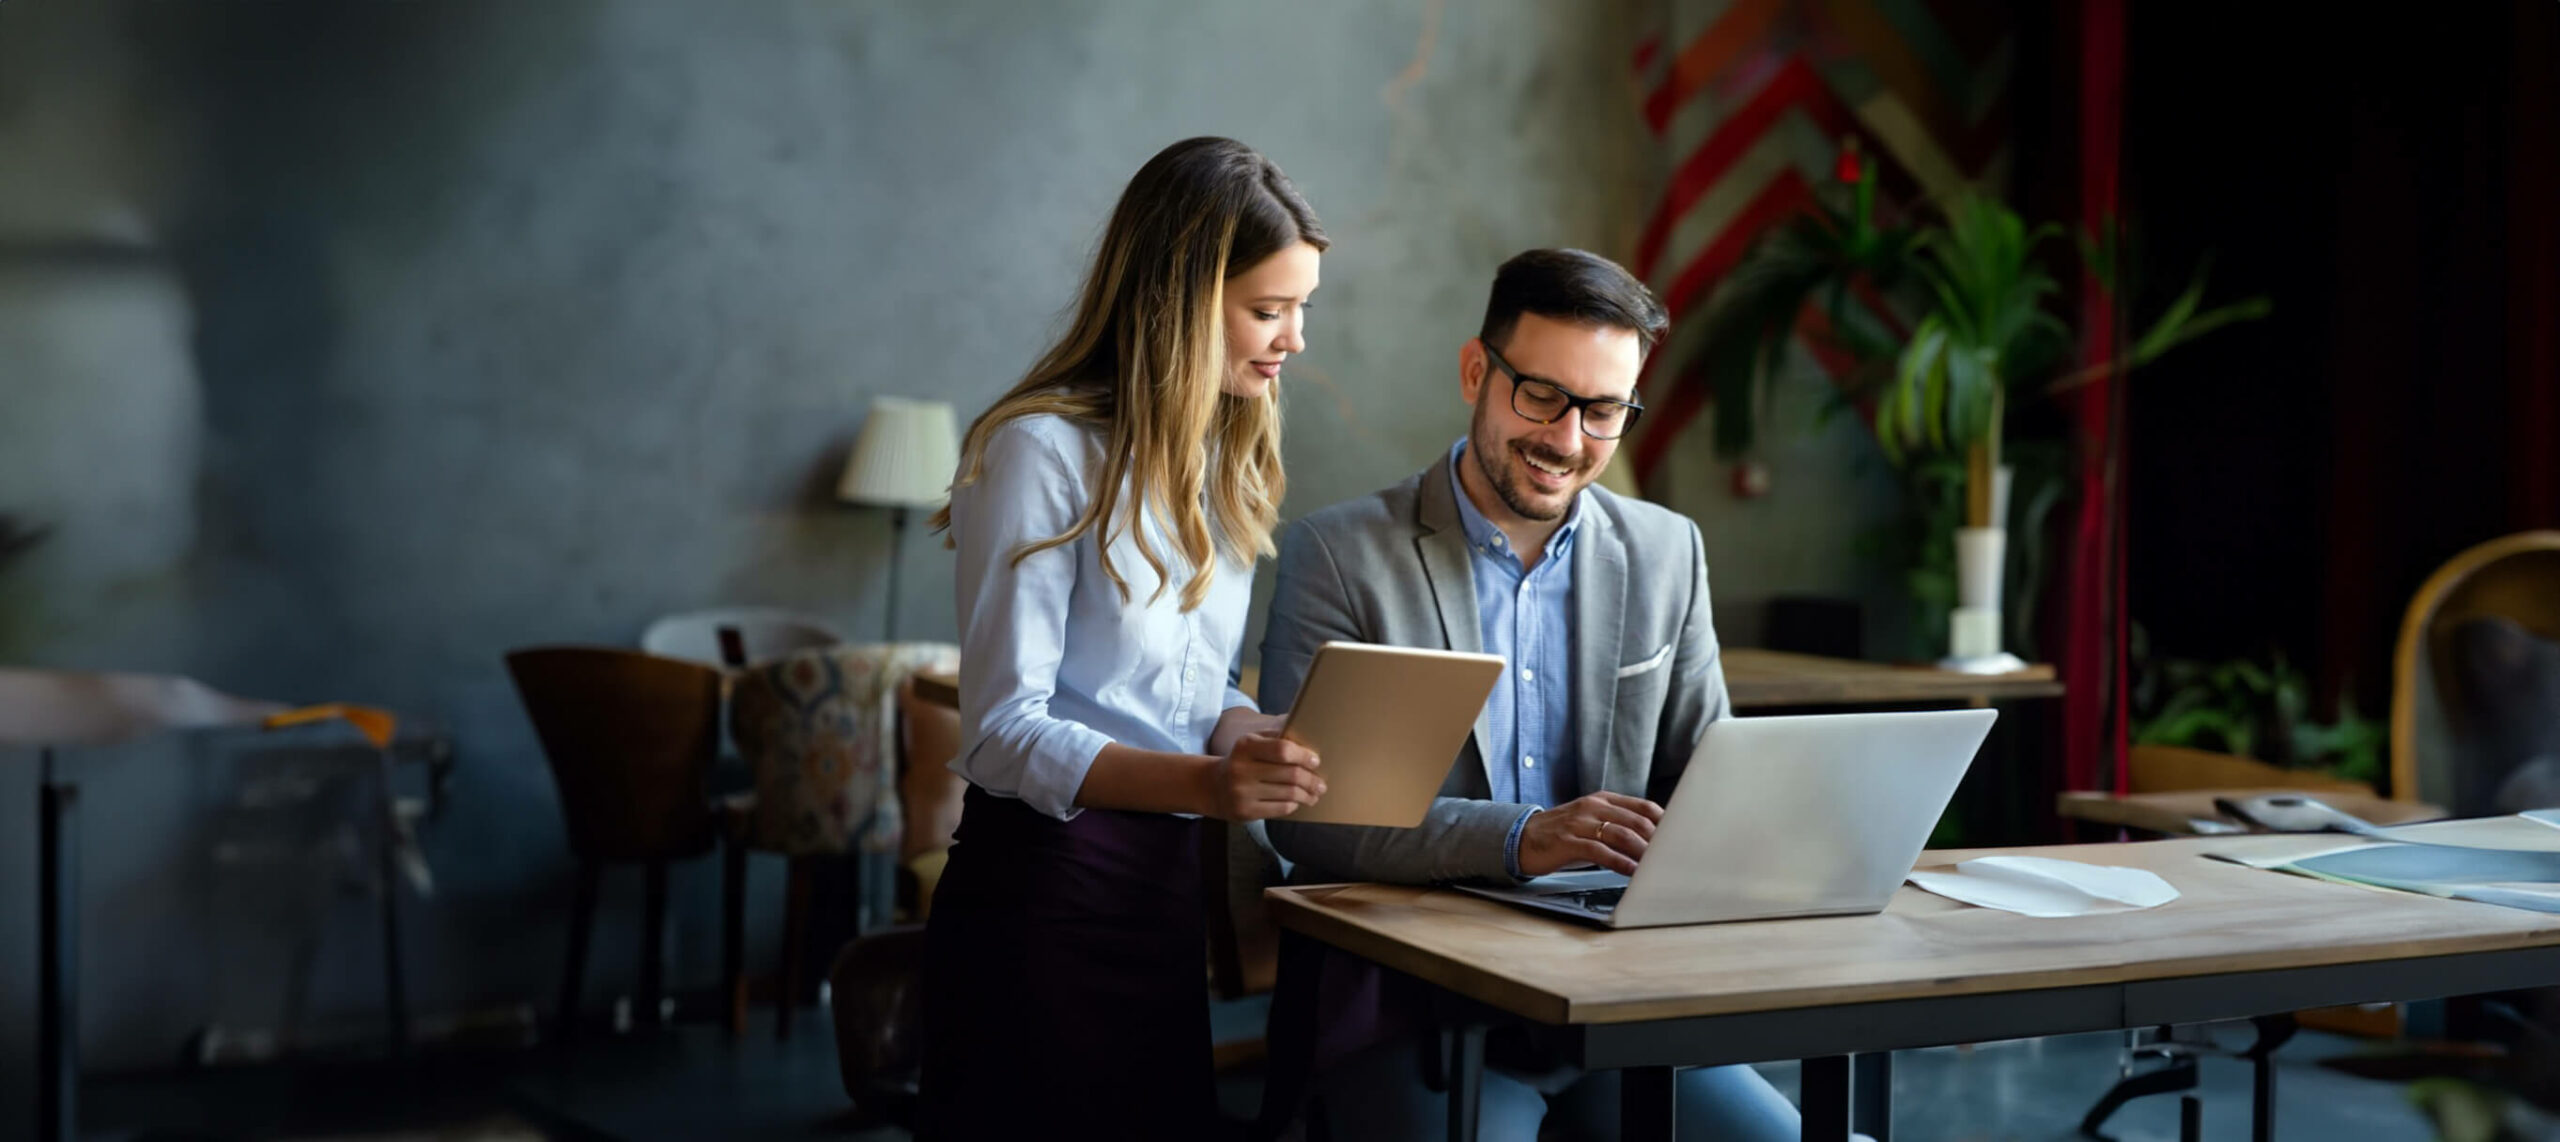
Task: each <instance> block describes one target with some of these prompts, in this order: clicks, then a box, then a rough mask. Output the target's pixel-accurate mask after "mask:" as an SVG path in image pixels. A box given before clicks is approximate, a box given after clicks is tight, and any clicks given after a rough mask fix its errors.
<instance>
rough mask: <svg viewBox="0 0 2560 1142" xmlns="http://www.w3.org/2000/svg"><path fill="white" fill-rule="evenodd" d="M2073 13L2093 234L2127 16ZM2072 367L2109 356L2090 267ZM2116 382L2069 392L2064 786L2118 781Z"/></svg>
mask: <svg viewBox="0 0 2560 1142" xmlns="http://www.w3.org/2000/svg"><path fill="white" fill-rule="evenodd" d="M2079 15H2080V20H2079V36H2078V41H2079V44H2078V46H2079V58H2080V83H2079V103H2080V115H2079V142H2080V161H2079V174H2080V180H2079V181H2080V202H2079V214H2080V218H2081V221H2082V223H2083V225H2085V226H2086V227H2087V228H2088V230H2089V231H2090V232H2091V233H2100V234H2103V233H2105V232H2107V231H2108V230H2109V229H2110V228H2112V227H2114V226H2115V224H2116V223H2115V220H2116V219H2117V217H2118V216H2119V211H2118V196H2119V188H2120V187H2121V186H2122V185H2123V173H2124V172H2123V170H2122V162H2123V153H2124V152H2123V146H2122V140H2123V126H2124V58H2125V22H2124V4H2123V0H2085V2H2084V3H2083V4H2082V5H2081V7H2080V13H2079ZM2079 318H2080V320H2079V326H2080V330H2081V334H2082V340H2081V344H2080V350H2079V353H2080V363H2081V365H2082V367H2084V368H2085V367H2088V366H2091V365H2095V364H2099V363H2101V362H2104V361H2108V360H2110V359H2112V358H2113V357H2114V356H2115V351H2116V341H2117V335H2118V330H2117V328H2116V319H2117V311H2116V299H2115V296H2114V294H2113V292H2112V291H2110V290H2109V289H2107V288H2106V286H2105V284H2104V283H2102V282H2100V281H2099V280H2098V279H2097V277H2096V275H2095V273H2094V272H2092V271H2090V270H2088V269H2086V268H2084V269H2083V271H2082V275H2081V280H2080V313H2079ZM2122 387H2123V386H2122V385H2121V383H2120V379H2119V378H2116V377H2112V376H2109V377H2102V378H2101V379H2099V380H2098V381H2096V382H2094V383H2092V384H2089V385H2086V386H2083V387H2082V388H2081V389H2080V390H2079V391H2078V394H2077V395H2076V396H2075V397H2074V398H2073V402H2074V403H2073V407H2072V409H2071V415H2072V420H2073V423H2074V426H2075V427H2076V428H2077V430H2078V433H2079V437H2080V441H2079V443H2080V448H2079V472H2078V485H2079V493H2080V494H2079V497H2078V503H2079V508H2078V515H2077V518H2076V519H2075V520H2074V521H2073V526H2072V531H2071V559H2070V564H2069V565H2070V568H2071V570H2070V574H2069V577H2068V578H2067V579H2066V580H2065V586H2064V590H2065V591H2066V593H2067V601H2066V603H2065V606H2064V614H2065V615H2066V616H2067V617H2066V619H2065V622H2064V624H2063V632H2062V652H2061V655H2060V659H2061V669H2062V679H2063V683H2064V685H2065V687H2066V690H2065V692H2064V695H2063V700H2062V727H2063V752H2062V758H2063V768H2062V779H2063V782H2064V787H2065V788H2070V789H2096V788H2100V787H2101V782H2102V781H2103V782H2104V784H2105V785H2106V786H2108V787H2112V788H2114V789H2115V790H2117V791H2118V792H2123V791H2124V789H2125V764H2124V759H2125V721H2124V708H2125V696H2126V690H2127V687H2126V680H2125V643H2126V635H2127V631H2128V623H2127V617H2126V614H2125V606H2124V546H2125V545H2124V539H2125V513H2124V497H2123V488H2122V484H2121V478H2122V471H2123V465H2122V459H2123V450H2124V443H2125V442H2124V434H2123V428H2124V416H2123V410H2124V400H2123V393H2122Z"/></svg>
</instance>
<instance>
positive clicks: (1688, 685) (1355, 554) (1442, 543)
mask: <svg viewBox="0 0 2560 1142" xmlns="http://www.w3.org/2000/svg"><path fill="white" fill-rule="evenodd" d="M1582 512H1583V515H1582V519H1581V522H1580V523H1579V524H1578V525H1577V527H1578V530H1577V531H1576V533H1575V535H1574V541H1573V555H1572V558H1573V561H1574V563H1573V604H1572V606H1573V648H1572V658H1573V703H1574V736H1575V741H1574V744H1575V747H1576V749H1575V753H1576V755H1577V759H1578V761H1579V765H1580V769H1579V772H1578V776H1579V777H1580V779H1581V787H1582V789H1583V790H1584V791H1585V792H1589V791H1593V790H1601V789H1606V790H1610V791H1612V792H1617V793H1627V794H1633V795H1637V796H1643V797H1649V798H1651V799H1653V800H1655V801H1661V800H1663V799H1664V798H1667V797H1669V796H1670V794H1671V790H1672V787H1673V786H1674V785H1675V784H1676V783H1678V781H1679V779H1680V771H1681V770H1682V769H1683V768H1684V767H1686V766H1687V765H1688V763H1689V752H1690V750H1691V749H1692V748H1693V747H1695V746H1696V745H1697V741H1698V736H1699V734H1700V733H1702V732H1703V731H1704V730H1705V728H1706V724H1707V723H1708V722H1709V721H1712V720H1714V719H1716V718H1721V717H1725V716H1728V715H1729V714H1730V713H1731V704H1730V702H1729V701H1728V700H1727V698H1726V695H1725V685H1724V667H1723V664H1722V660H1721V657H1720V654H1719V652H1718V649H1717V646H1716V635H1715V628H1714V625H1713V623H1712V621H1711V619H1710V615H1709V612H1708V608H1707V563H1706V549H1705V545H1704V544H1703V543H1702V542H1701V541H1700V540H1699V538H1698V526H1697V525H1696V524H1694V523H1691V522H1690V521H1689V519H1688V518H1687V517H1685V516H1682V515H1679V514H1678V513H1675V512H1672V511H1670V510H1668V509H1665V508H1662V507H1659V506H1657V505H1654V504H1649V503H1645V502H1642V501H1640V500H1630V499H1625V498H1623V497H1620V496H1617V495H1613V494H1611V493H1610V492H1608V491H1607V490H1605V489H1602V488H1598V487H1594V488H1592V489H1591V490H1590V491H1589V492H1587V493H1586V494H1585V495H1584V497H1583V502H1582ZM1336 639H1339V640H1344V641H1350V642H1376V643H1387V644H1390V645H1395V646H1414V647H1427V648H1434V649H1445V650H1462V651H1481V650H1482V649H1484V640H1483V635H1482V623H1481V621H1480V620H1479V619H1478V617H1477V613H1476V595H1475V574H1474V570H1473V568H1472V567H1471V566H1470V565H1469V563H1468V557H1467V540H1466V532H1465V530H1464V529H1463V528H1462V527H1461V526H1460V524H1459V521H1458V505H1457V500H1456V497H1455V495H1454V493H1453V492H1452V491H1451V489H1450V486H1449V457H1447V456H1443V457H1441V458H1440V460H1439V461H1438V462H1437V463H1435V464H1433V465H1432V466H1431V467H1430V468H1429V469H1428V470H1426V471H1424V472H1423V473H1422V474H1421V475H1419V476H1416V477H1414V478H1412V479H1410V480H1406V481H1405V482H1403V483H1401V484H1398V485H1396V486H1395V487H1392V488H1388V489H1386V490H1385V491H1381V492H1378V493H1375V494H1373V495H1368V496H1363V497H1361V498H1359V499H1356V500H1351V501H1349V502H1347V503H1341V504H1336V505H1334V506H1332V507H1329V508H1325V509H1323V510H1321V511H1318V512H1315V513H1314V514H1312V515H1309V516H1307V517H1306V518H1304V519H1300V520H1298V521H1297V522H1296V523H1293V524H1290V525H1289V526H1288V528H1287V529H1286V530H1285V531H1284V532H1283V533H1282V535H1281V538H1280V566H1279V574H1278V576H1277V579H1276V587H1275V590H1274V593H1273V595H1272V598H1271V617H1270V622H1269V625H1268V629H1267V630H1266V632H1265V634H1264V635H1263V640H1262V684H1261V689H1260V693H1259V695H1258V698H1259V701H1260V704H1261V706H1262V708H1263V709H1266V710H1285V709H1288V708H1289V706H1290V705H1291V704H1292V703H1293V702H1295V701H1296V700H1297V697H1298V688H1299V686H1300V685H1302V684H1303V683H1304V682H1305V681H1306V673H1307V668H1308V666H1309V665H1310V664H1311V663H1312V662H1313V660H1314V656H1315V652H1316V648H1317V647H1319V646H1322V645H1324V644H1325V643H1326V642H1327V641H1330V640H1336ZM1489 733H1490V730H1489V728H1488V725H1487V723H1486V721H1485V720H1484V717H1483V715H1481V714H1479V715H1478V716H1477V721H1476V731H1475V733H1474V734H1473V735H1470V736H1469V738H1468V740H1467V745H1466V748H1465V749H1463V750H1461V751H1460V752H1459V754H1458V757H1457V759H1456V761H1455V763H1454V764H1452V765H1451V766H1450V768H1449V777H1448V779H1447V780H1446V781H1444V782H1442V783H1441V786H1440V797H1439V799H1438V800H1437V801H1435V802H1433V804H1432V806H1431V812H1430V814H1429V815H1428V816H1427V817H1425V818H1424V819H1423V822H1422V824H1421V825H1420V826H1418V827H1416V828H1411V829H1384V828H1366V827H1361V826H1355V825H1317V824H1302V823H1292V822H1290V821H1287V820H1285V819H1274V820H1272V821H1271V822H1269V829H1270V837H1271V843H1272V846H1273V847H1274V848H1276V849H1278V850H1279V851H1280V855H1282V856H1285V857H1288V858H1289V859H1290V860H1292V861H1295V862H1297V863H1298V864H1299V865H1300V867H1301V872H1300V877H1301V879H1304V878H1310V877H1312V878H1319V879H1326V880H1372V881H1387V882H1391V883H1406V884H1421V883H1429V882H1431V881H1438V880H1461V879H1503V878H1505V875H1506V874H1505V869H1504V868H1503V859H1502V849H1503V842H1504V841H1505V840H1506V839H1507V838H1508V836H1509V834H1510V832H1511V825H1512V822H1514V821H1517V820H1519V818H1520V806H1518V805H1513V804H1507V803H1504V802H1498V801H1493V800H1490V799H1489V798H1490V797H1491V796H1492V789H1493V784H1492V778H1491V777H1490V776H1489V775H1488V774H1487V772H1486V769H1485V761H1484V750H1483V744H1484V739H1485V738H1486V737H1487V736H1488V735H1489Z"/></svg>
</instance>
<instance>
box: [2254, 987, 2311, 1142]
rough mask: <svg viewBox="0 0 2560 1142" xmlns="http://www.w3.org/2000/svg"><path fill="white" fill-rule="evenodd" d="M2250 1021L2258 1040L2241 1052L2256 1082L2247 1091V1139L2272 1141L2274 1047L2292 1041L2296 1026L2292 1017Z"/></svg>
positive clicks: (2273, 1141)
mask: <svg viewBox="0 0 2560 1142" xmlns="http://www.w3.org/2000/svg"><path fill="white" fill-rule="evenodd" d="M2250 1022H2252V1023H2255V1024H2256V1025H2257V1028H2258V1039H2257V1041H2256V1042H2254V1043H2251V1044H2249V1049H2248V1050H2247V1051H2244V1052H2242V1055H2243V1056H2244V1057H2246V1058H2247V1059H2248V1060H2249V1063H2250V1066H2251V1067H2252V1068H2254V1069H2255V1071H2256V1075H2255V1076H2254V1077H2255V1078H2256V1080H2257V1081H2256V1082H2255V1083H2254V1084H2253V1085H2252V1089H2251V1091H2250V1093H2251V1095H2252V1096H2253V1097H2252V1100H2251V1104H2250V1107H2249V1137H2250V1139H2251V1142H2275V1137H2276V1058H2275V1056H2276V1048H2278V1047H2281V1046H2284V1045H2285V1042H2286V1041H2287V1040H2289V1039H2292V1038H2293V1033H2294V1032H2295V1031H2296V1030H2297V1029H2298V1027H2297V1025H2296V1024H2295V1023H2294V1021H2293V1016H2291V1015H2261V1016H2259V1017H2257V1018H2256V1019H2253V1020H2251V1021H2250Z"/></svg>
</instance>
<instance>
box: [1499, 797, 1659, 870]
mask: <svg viewBox="0 0 2560 1142" xmlns="http://www.w3.org/2000/svg"><path fill="white" fill-rule="evenodd" d="M1661 822H1662V806H1660V805H1656V804H1654V803H1653V802H1651V801H1647V800H1645V799H1644V798H1642V797H1629V796H1627V795H1626V794H1623V793H1607V792H1602V793H1594V794H1591V795H1589V796H1587V797H1577V798H1575V799H1573V800H1571V801H1567V802H1565V803H1564V804H1562V805H1558V806H1556V807H1555V808H1553V809H1544V810H1540V811H1539V812H1538V813H1536V814H1535V815H1532V816H1531V817H1530V818H1529V823H1528V825H1527V826H1525V827H1523V828H1522V829H1521V830H1520V871H1521V873H1522V874H1523V875H1527V876H1545V875H1546V874H1548V873H1551V872H1554V871H1556V870H1557V869H1560V868H1563V867H1564V866H1566V865H1569V864H1574V863H1577V862H1584V861H1587V862H1589V863H1591V864H1596V865H1598V866H1600V867H1602V868H1605V869H1608V870H1609V871H1611V872H1617V873H1624V874H1626V875H1628V876H1633V875H1635V871H1636V862H1637V861H1639V860H1642V859H1644V850H1645V846H1646V845H1648V844H1650V843H1652V841H1653V827H1654V826H1655V825H1658V824H1660V823H1661Z"/></svg>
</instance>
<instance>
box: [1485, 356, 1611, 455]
mask: <svg viewBox="0 0 2560 1142" xmlns="http://www.w3.org/2000/svg"><path fill="white" fill-rule="evenodd" d="M1484 355H1485V356H1486V357H1488V358H1490V359H1491V360H1492V361H1493V365H1494V367H1495V368H1497V369H1500V370H1502V374H1503V375H1504V376H1506V377H1509V378H1511V411H1513V412H1516V413H1519V414H1520V416H1521V417H1522V419H1525V420H1531V421H1535V422H1537V423H1539V424H1554V423H1555V422H1557V421H1559V420H1562V419H1564V416H1565V414H1566V413H1568V412H1571V411H1573V410H1574V409H1581V410H1582V434H1583V435H1584V436H1588V437H1590V438H1592V439H1593V440H1616V439H1617V438H1619V437H1621V436H1624V435H1626V434H1627V430H1628V429H1630V428H1633V427H1635V426H1636V418H1637V417H1640V416H1643V415H1644V406H1643V405H1640V404H1635V403H1633V402H1631V401H1622V400H1612V399H1610V398H1608V397H1579V396H1575V395H1573V394H1572V393H1570V392H1567V391H1565V388H1564V386H1562V385H1559V384H1557V383H1555V382H1554V381H1542V380H1539V379H1538V378H1536V377H1524V376H1521V375H1520V370H1518V369H1514V368H1512V367H1511V362H1509V361H1505V360H1503V359H1502V354H1501V353H1500V352H1499V351H1497V350H1495V349H1494V347H1493V346H1491V345H1487V346H1485V347H1484Z"/></svg>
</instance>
